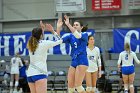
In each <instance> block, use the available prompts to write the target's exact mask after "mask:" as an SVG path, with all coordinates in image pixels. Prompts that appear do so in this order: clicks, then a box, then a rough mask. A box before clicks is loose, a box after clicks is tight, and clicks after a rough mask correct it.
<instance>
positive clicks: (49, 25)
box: [46, 24, 54, 33]
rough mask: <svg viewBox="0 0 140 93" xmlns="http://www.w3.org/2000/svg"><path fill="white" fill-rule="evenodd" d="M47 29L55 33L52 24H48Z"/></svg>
mask: <svg viewBox="0 0 140 93" xmlns="http://www.w3.org/2000/svg"><path fill="white" fill-rule="evenodd" d="M46 30H47V31H50V32H52V33H54V28H53V27H52V25H51V24H46Z"/></svg>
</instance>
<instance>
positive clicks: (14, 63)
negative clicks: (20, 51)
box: [11, 57, 23, 74]
mask: <svg viewBox="0 0 140 93" xmlns="http://www.w3.org/2000/svg"><path fill="white" fill-rule="evenodd" d="M19 66H23V64H22V61H21V58H19V57H13V58H11V74H19Z"/></svg>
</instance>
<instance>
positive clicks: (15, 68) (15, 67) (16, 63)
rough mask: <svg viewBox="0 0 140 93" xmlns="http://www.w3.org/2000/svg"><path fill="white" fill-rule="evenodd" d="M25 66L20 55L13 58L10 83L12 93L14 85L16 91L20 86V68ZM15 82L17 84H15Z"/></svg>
mask: <svg viewBox="0 0 140 93" xmlns="http://www.w3.org/2000/svg"><path fill="white" fill-rule="evenodd" d="M20 66H23V64H22V61H21V58H20V57H19V53H16V56H15V57H13V58H11V72H10V73H11V81H10V88H11V89H10V91H12V87H13V85H14V86H15V91H16V89H17V86H18V84H19V67H20ZM14 80H15V84H13V83H14Z"/></svg>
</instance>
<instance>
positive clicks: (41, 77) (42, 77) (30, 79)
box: [27, 74, 48, 83]
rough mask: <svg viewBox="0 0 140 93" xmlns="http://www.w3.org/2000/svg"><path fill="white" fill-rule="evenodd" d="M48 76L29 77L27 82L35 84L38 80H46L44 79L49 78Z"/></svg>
mask: <svg viewBox="0 0 140 93" xmlns="http://www.w3.org/2000/svg"><path fill="white" fill-rule="evenodd" d="M47 77H48V76H47V75H43V74H42V75H34V76H29V77H27V81H28V82H29V83H35V82H36V81H37V80H40V79H44V78H47Z"/></svg>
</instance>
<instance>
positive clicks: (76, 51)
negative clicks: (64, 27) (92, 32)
mask: <svg viewBox="0 0 140 93" xmlns="http://www.w3.org/2000/svg"><path fill="white" fill-rule="evenodd" d="M81 35H82V36H81V38H79V39H77V38H76V37H75V36H74V35H73V34H70V35H67V36H65V37H63V38H62V39H63V43H69V44H70V45H71V57H72V61H75V63H77V62H78V61H79V60H80V59H81V58H82V59H85V61H86V60H87V52H86V47H87V42H88V33H86V32H84V33H82V34H81ZM80 61H81V60H80ZM83 61H84V60H83ZM77 65H79V64H78V63H77V64H76V65H75V66H74V67H76V66H77ZM83 65H84V64H83ZM87 65H88V64H87Z"/></svg>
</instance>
